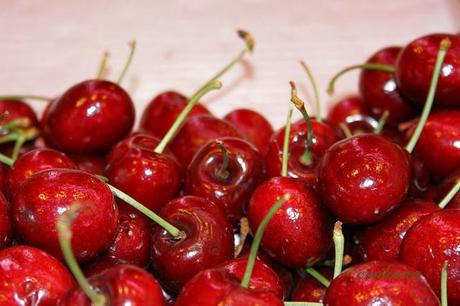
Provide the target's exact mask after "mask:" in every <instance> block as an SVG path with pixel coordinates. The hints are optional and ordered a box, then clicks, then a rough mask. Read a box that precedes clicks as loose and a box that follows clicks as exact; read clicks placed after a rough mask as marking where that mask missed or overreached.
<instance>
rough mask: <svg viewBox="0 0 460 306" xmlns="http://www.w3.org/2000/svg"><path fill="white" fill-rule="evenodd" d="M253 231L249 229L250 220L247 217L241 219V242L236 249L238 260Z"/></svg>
mask: <svg viewBox="0 0 460 306" xmlns="http://www.w3.org/2000/svg"><path fill="white" fill-rule="evenodd" d="M250 231H251V229H250V228H249V220H248V218H247V217H242V218H241V219H240V242H239V243H238V245H237V246H236V247H235V256H234V258H237V257H238V255H240V253H241V251H243V247H244V243H245V242H246V238H247V237H248V234H249V232H250Z"/></svg>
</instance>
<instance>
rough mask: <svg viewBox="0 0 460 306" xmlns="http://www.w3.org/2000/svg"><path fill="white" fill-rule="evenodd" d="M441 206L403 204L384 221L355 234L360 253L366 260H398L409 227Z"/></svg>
mask: <svg viewBox="0 0 460 306" xmlns="http://www.w3.org/2000/svg"><path fill="white" fill-rule="evenodd" d="M439 209H440V208H439V207H438V206H437V205H436V204H434V203H431V202H423V201H414V202H407V203H403V204H401V206H400V207H398V208H397V209H396V210H395V211H393V212H392V213H391V214H389V215H388V216H387V217H386V218H385V219H383V220H382V221H380V222H378V223H375V224H372V225H371V226H369V227H368V228H366V229H364V230H362V231H360V232H358V233H356V234H355V238H354V242H355V244H356V248H357V249H358V252H357V253H358V254H359V255H360V257H361V259H362V260H364V261H369V260H386V261H391V260H395V261H396V260H398V257H399V250H400V248H401V243H402V240H403V238H404V236H405V235H406V232H407V231H408V230H409V228H410V227H411V226H412V225H413V224H414V223H415V222H417V221H418V220H420V219H421V218H423V217H424V216H427V215H429V214H431V213H433V212H435V211H437V210H439Z"/></svg>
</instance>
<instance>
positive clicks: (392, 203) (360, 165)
mask: <svg viewBox="0 0 460 306" xmlns="http://www.w3.org/2000/svg"><path fill="white" fill-rule="evenodd" d="M410 176H411V169H410V160H409V154H408V153H407V151H405V150H404V149H403V148H401V147H400V146H398V145H396V144H394V143H392V142H391V141H389V140H387V139H386V138H385V137H382V136H379V135H375V134H363V135H356V136H353V137H351V138H347V139H344V140H342V141H339V142H337V143H336V144H334V145H333V146H331V147H330V148H329V149H328V150H327V152H326V154H324V157H323V159H322V161H321V164H320V166H319V185H320V191H321V196H322V199H323V201H324V203H325V204H326V205H327V207H328V208H329V210H330V211H331V212H332V213H333V214H334V215H336V216H337V217H338V218H339V219H340V220H342V221H344V222H346V223H352V224H367V223H372V222H375V221H378V220H381V219H382V218H383V217H384V216H386V215H387V214H388V213H390V212H391V211H392V210H393V209H395V208H396V207H397V206H398V204H400V202H401V201H402V200H403V199H404V198H405V196H406V194H407V191H408V188H409V181H410Z"/></svg>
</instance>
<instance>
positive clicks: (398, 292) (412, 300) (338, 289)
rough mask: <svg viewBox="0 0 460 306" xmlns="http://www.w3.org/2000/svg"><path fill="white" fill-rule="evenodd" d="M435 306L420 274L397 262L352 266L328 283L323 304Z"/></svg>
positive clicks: (332, 305) (430, 291) (430, 292)
mask: <svg viewBox="0 0 460 306" xmlns="http://www.w3.org/2000/svg"><path fill="white" fill-rule="evenodd" d="M375 303H377V304H382V305H383V304H385V305H407V306H411V305H420V306H422V305H423V306H428V305H439V300H438V299H437V297H436V295H435V294H434V292H433V290H432V289H431V288H430V286H429V285H428V283H427V282H426V279H425V278H424V277H423V276H421V275H420V273H419V272H418V271H417V270H415V269H413V268H411V267H409V266H406V265H403V264H401V263H398V262H384V261H370V262H366V263H361V264H358V265H355V266H353V267H351V268H349V269H347V270H346V271H344V272H343V273H341V274H340V275H339V276H338V277H337V278H335V279H334V280H332V282H331V284H330V286H329V287H328V288H327V291H326V295H325V297H324V305H328V306H329V305H330V306H334V305H356V306H360V305H363V306H364V305H372V304H375Z"/></svg>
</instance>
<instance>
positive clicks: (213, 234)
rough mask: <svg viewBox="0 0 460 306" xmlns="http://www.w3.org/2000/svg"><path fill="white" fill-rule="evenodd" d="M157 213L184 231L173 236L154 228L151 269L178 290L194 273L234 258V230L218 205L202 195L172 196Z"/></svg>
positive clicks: (165, 282) (166, 284) (171, 287)
mask: <svg viewBox="0 0 460 306" xmlns="http://www.w3.org/2000/svg"><path fill="white" fill-rule="evenodd" d="M160 216H161V217H163V218H164V219H165V220H167V221H168V222H170V223H171V224H173V225H175V226H176V227H177V228H179V229H180V230H182V231H183V233H184V235H183V237H179V239H177V238H174V237H172V236H171V235H170V234H169V233H168V232H167V231H166V230H164V229H162V228H160V227H158V226H157V227H155V228H154V231H153V238H152V241H153V248H152V268H153V270H154V272H155V273H156V275H157V276H158V277H159V279H160V280H161V282H162V283H163V284H164V285H165V286H166V287H167V288H169V289H170V290H172V291H175V292H178V291H179V290H180V288H182V286H183V285H184V284H185V283H186V282H187V281H188V280H190V279H191V278H192V277H193V276H194V275H195V274H197V273H198V272H199V271H202V270H204V269H208V268H211V267H215V266H216V265H219V264H221V263H223V262H225V261H226V260H229V259H230V258H232V257H233V231H232V227H231V224H230V222H229V221H228V219H227V218H226V217H225V215H224V213H223V212H222V211H221V210H220V208H219V207H218V206H217V205H216V204H214V203H212V202H210V201H209V200H206V199H204V198H200V197H195V196H186V197H181V198H178V199H175V200H173V201H171V202H169V203H168V204H166V206H164V207H163V209H162V210H161V212H160Z"/></svg>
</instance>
